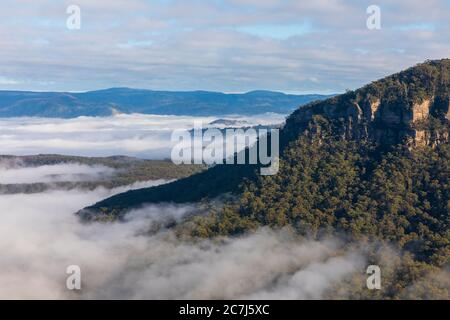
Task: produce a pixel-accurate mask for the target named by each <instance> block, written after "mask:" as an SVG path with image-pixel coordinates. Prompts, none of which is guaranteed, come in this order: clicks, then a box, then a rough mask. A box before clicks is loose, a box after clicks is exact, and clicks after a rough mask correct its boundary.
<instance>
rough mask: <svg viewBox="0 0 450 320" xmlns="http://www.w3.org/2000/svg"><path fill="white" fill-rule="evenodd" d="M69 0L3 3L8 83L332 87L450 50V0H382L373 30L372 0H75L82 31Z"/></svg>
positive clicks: (1, 54)
mask: <svg viewBox="0 0 450 320" xmlns="http://www.w3.org/2000/svg"><path fill="white" fill-rule="evenodd" d="M67 4H69V3H64V2H62V3H58V2H54V1H50V0H44V1H40V2H39V4H37V2H35V1H28V0H27V1H25V0H24V1H16V0H14V1H12V0H7V1H6V2H5V1H4V2H3V3H2V5H3V6H2V7H3V10H1V11H0V19H1V21H2V24H1V26H0V39H1V40H0V46H1V49H2V50H0V61H1V62H0V67H1V69H2V76H3V77H5V79H25V80H24V82H22V81H21V83H3V87H4V88H19V89H45V90H49V89H50V88H51V89H55V90H90V89H96V88H104V87H112V86H129V87H141V88H152V89H169V90H193V89H205V90H219V91H240V92H242V91H247V90H252V89H275V90H282V91H289V92H311V91H321V92H336V91H343V90H344V89H345V88H355V87H359V86H361V85H362V84H365V83H367V82H370V81H372V80H374V79H376V78H379V77H382V76H384V75H387V74H390V73H392V72H395V71H399V69H403V68H405V67H408V66H411V65H414V64H416V63H418V62H421V61H424V60H425V59H436V58H443V57H445V54H447V53H448V52H450V43H449V41H448V37H447V34H448V32H449V28H450V25H449V24H450V22H449V20H448V16H449V12H450V6H449V4H448V2H447V1H444V0H432V1H427V2H423V1H418V0H414V1H408V0H400V1H395V2H392V1H388V0H380V1H378V2H377V5H379V6H380V7H381V17H382V29H381V30H377V31H376V32H373V31H370V30H367V28H366V23H365V22H366V18H367V14H366V8H367V6H369V5H370V4H372V2H370V1H354V0H346V1H344V0H320V1H295V0H292V1H282V2H280V1H271V0H270V1H248V0H246V1H221V2H217V1H189V2H186V1H179V0H177V1H170V2H159V1H158V2H149V1H145V0H134V1H127V2H126V4H125V3H124V2H123V1H113V2H111V1H95V2H93V1H78V4H79V6H80V7H81V9H82V28H81V30H79V31H73V32H71V31H68V30H67V29H66V28H65V19H66V14H65V8H66V5H67ZM304 25H308V26H310V27H308V30H307V31H308V32H294V31H292V30H290V29H289V30H286V26H304ZM414 25H416V26H417V25H422V26H424V25H433V28H431V29H427V30H423V31H422V32H421V33H420V34H419V33H417V32H415V31H414V30H408V26H414ZM283 28H284V29H283ZM12 30H14V32H12ZM248 30H250V31H251V32H250V33H251V34H249V33H248ZM268 30H269V31H268ZM300 31H301V30H300ZM303 31H304V30H303ZM252 34H253V35H252ZM264 34H267V35H268V37H264ZM295 34H299V36H295ZM274 35H275V37H274ZM287 35H292V37H289V36H287ZM35 39H45V41H39V42H37V43H36V41H35ZM418 39H420V41H418ZM124 44H125V45H124ZM130 44H141V45H131V46H130ZM142 44H151V45H142ZM354 48H362V49H364V50H367V51H368V52H370V54H364V55H358V54H355V52H354V50H353V49H354ZM391 48H394V49H398V50H389V49H391ZM18 52H20V55H18V54H17V53H18ZM42 75H45V77H46V78H45V79H43V78H42ZM311 78H317V79H318V80H319V81H317V82H312V81H310V80H309V79H311ZM7 82H8V81H7Z"/></svg>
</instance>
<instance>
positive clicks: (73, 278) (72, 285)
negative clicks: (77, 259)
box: [66, 265, 81, 290]
mask: <svg viewBox="0 0 450 320" xmlns="http://www.w3.org/2000/svg"><path fill="white" fill-rule="evenodd" d="M66 273H67V274H69V276H68V277H67V279H66V288H67V289H68V290H81V268H80V266H78V265H70V266H68V267H67V269H66Z"/></svg>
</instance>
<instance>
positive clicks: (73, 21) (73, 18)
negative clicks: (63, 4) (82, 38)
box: [66, 4, 81, 30]
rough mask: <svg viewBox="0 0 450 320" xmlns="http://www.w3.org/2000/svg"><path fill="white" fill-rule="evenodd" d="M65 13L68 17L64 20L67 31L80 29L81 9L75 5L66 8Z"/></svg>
mask: <svg viewBox="0 0 450 320" xmlns="http://www.w3.org/2000/svg"><path fill="white" fill-rule="evenodd" d="M66 13H67V14H68V15H69V16H68V17H67V20H66V27H67V29H69V30H80V29H81V8H80V7H79V6H77V5H75V4H72V5H70V6H68V7H67V9H66Z"/></svg>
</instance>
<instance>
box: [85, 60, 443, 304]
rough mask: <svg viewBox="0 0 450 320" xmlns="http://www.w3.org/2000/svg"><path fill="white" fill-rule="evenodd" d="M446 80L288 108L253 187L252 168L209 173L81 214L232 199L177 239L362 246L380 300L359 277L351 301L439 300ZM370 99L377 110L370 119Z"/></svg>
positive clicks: (351, 286)
mask: <svg viewBox="0 0 450 320" xmlns="http://www.w3.org/2000/svg"><path fill="white" fill-rule="evenodd" d="M449 79H450V60H448V59H444V60H440V61H429V62H426V63H424V64H421V65H419V66H416V67H414V68H411V69H408V70H406V71H403V72H401V73H399V74H396V75H393V76H390V77H387V78H385V79H382V80H380V81H377V82H374V83H372V84H371V85H368V86H366V87H363V88H362V89H360V90H357V91H355V92H349V93H346V94H344V95H341V96H338V97H334V98H331V99H328V100H325V101H322V102H317V103H311V104H309V105H307V106H305V107H302V108H300V109H298V111H296V112H294V113H293V114H292V115H291V116H290V117H289V118H288V119H287V122H286V125H285V127H284V128H283V130H282V132H281V146H282V149H281V158H280V170H279V172H278V174H276V175H273V176H259V175H258V174H257V169H258V168H255V167H250V166H244V167H243V168H240V169H239V170H240V171H239V170H238V167H239V166H226V165H224V166H216V167H214V168H212V169H210V170H207V171H205V172H202V173H199V174H197V175H194V176H191V177H188V178H186V179H183V180H180V181H177V182H175V183H173V184H169V185H165V186H162V187H157V188H152V189H147V190H143V191H134V192H132V193H129V194H128V196H129V195H132V196H133V197H134V198H132V197H131V198H130V199H132V201H130V202H129V203H127V201H128V198H127V194H125V195H122V196H118V197H114V198H111V199H109V200H106V201H104V202H102V203H99V204H97V205H96V206H94V207H92V208H90V209H89V210H94V212H97V213H101V214H100V216H101V215H106V216H108V215H121V214H124V212H125V211H126V209H125V208H126V207H127V206H129V205H130V204H132V206H136V205H137V204H141V205H142V204H145V203H149V202H159V201H160V200H161V197H160V195H162V199H164V201H168V202H170V201H174V202H189V201H191V200H194V201H200V200H201V199H208V198H211V197H215V196H218V195H219V194H222V193H223V192H228V193H231V194H234V195H235V196H234V197H233V198H232V200H229V199H228V200H226V201H225V204H224V206H223V207H220V208H214V206H211V208H210V213H209V214H207V215H201V216H194V217H189V218H188V219H187V220H186V221H183V222H182V223H180V224H179V225H178V226H177V227H176V231H177V234H178V235H179V236H180V237H189V238H191V239H192V238H193V239H196V238H216V237H219V238H220V237H222V236H226V237H229V236H232V237H237V236H241V235H243V234H246V233H249V232H253V231H255V230H257V229H259V228H261V227H270V228H272V229H283V228H284V229H289V230H291V231H292V232H294V233H295V234H297V235H298V236H299V237H307V238H313V239H323V238H326V237H330V236H333V237H337V238H339V239H343V241H345V242H346V243H347V245H348V247H349V248H351V247H353V246H363V247H364V248H365V250H366V251H367V254H368V256H369V257H370V258H369V260H370V262H371V263H374V264H377V265H380V266H381V267H382V269H383V270H384V271H383V272H384V273H383V277H384V278H383V279H384V280H383V281H384V284H385V285H384V287H383V290H380V291H368V290H367V289H366V288H365V277H364V274H358V275H355V276H354V277H353V278H352V279H350V280H349V282H347V284H346V285H348V288H347V289H346V290H347V291H348V292H349V297H351V298H388V299H398V298H443V299H448V298H449V289H450V280H449V258H450V246H449V244H450V230H449V222H450V217H449V212H450V198H449V193H450V189H449V179H450V146H449V143H448V133H449V116H448V115H449V112H450V111H449V106H450V99H449V88H450V83H449ZM427 99H428V100H429V101H430V102H429V109H427V112H428V113H427V114H426V116H424V117H422V118H420V119H419V120H417V121H416V119H415V117H414V114H412V116H410V114H409V113H408V112H410V111H411V110H412V109H414V108H416V107H417V104H421V103H423V101H425V100H427ZM374 100H379V103H378V104H377V106H379V108H378V109H377V110H376V112H375V111H374V110H373V108H372V107H371V104H370V103H373V101H374ZM365 101H366V102H367V101H369V102H370V103H369V104H368V105H367V106H366V107H364V104H365V103H366V102H365ZM358 108H359V109H358ZM329 110H332V111H331V112H330V111H329ZM349 110H350V111H351V112H349ZM353 110H356V111H357V112H356V113H354V112H353ZM367 110H368V111H367ZM412 111H414V110H412ZM358 112H359V113H358ZM367 112H369V113H367ZM380 131H382V135H380V134H379V132H380ZM388 131H389V132H388ZM361 132H363V133H364V132H365V134H361ZM386 132H388V134H386V135H384V134H385V133H386ZM419 132H423V135H424V136H426V137H427V138H426V139H423V141H422V142H424V143H422V144H420V145H419V144H411V143H410V140H411V139H415V138H417V136H418V133H419ZM374 137H375V138H374ZM392 137H393V138H392ZM380 138H381V140H380ZM390 138H392V139H390ZM241 167H242V166H241ZM208 177H211V179H210V180H209V181H208V179H206V178H208ZM216 186H220V188H216ZM180 190H184V193H183V192H181V191H180ZM186 190H190V192H188V193H186V192H187V191H186ZM218 190H220V191H221V192H216V191H218ZM189 194H195V197H194V198H193V197H190V196H189ZM137 197H140V198H139V199H137ZM132 206H131V207H132ZM386 248H389V249H386ZM389 250H391V251H392V252H395V254H392V252H391V251H389ZM390 252H391V253H390ZM344 287H345V285H342V287H340V288H338V287H337V288H335V290H336V292H337V291H339V290H344Z"/></svg>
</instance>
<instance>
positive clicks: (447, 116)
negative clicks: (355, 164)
mask: <svg viewBox="0 0 450 320" xmlns="http://www.w3.org/2000/svg"><path fill="white" fill-rule="evenodd" d="M428 73H429V74H428ZM447 74H450V60H449V59H444V60H440V61H431V62H427V63H425V64H423V65H419V66H417V67H414V68H411V69H408V70H406V71H404V72H401V73H399V74H396V75H392V76H390V77H387V78H385V79H382V80H379V81H376V82H374V83H372V84H370V85H367V86H365V87H363V88H361V89H359V90H356V91H354V92H347V93H345V94H343V95H340V96H336V97H333V98H330V99H327V100H325V101H322V102H315V103H311V104H309V105H307V106H305V107H302V108H300V109H298V110H297V111H296V112H295V113H294V114H293V115H292V116H291V117H290V118H289V119H288V121H287V123H286V126H285V127H286V129H287V131H289V130H297V132H301V131H302V130H304V129H305V128H307V127H308V123H310V122H311V120H312V119H313V117H315V116H322V117H324V118H326V119H329V120H334V121H337V122H339V126H341V127H340V128H339V133H338V135H340V136H342V138H344V139H370V140H373V141H376V142H377V143H380V144H389V145H392V144H398V143H407V144H408V145H411V146H425V145H436V144H439V143H443V142H448V129H447V130H444V131H442V130H441V131H435V130H433V129H430V128H427V126H426V125H425V124H426V123H427V121H428V120H429V118H430V117H433V118H435V119H439V121H441V122H442V123H444V124H446V125H448V124H449V122H450V97H449V92H450V83H449V80H448V79H449V77H448V76H447ZM417 79H419V80H417ZM422 79H425V80H423V83H421V82H420V81H422ZM447 128H448V126H447Z"/></svg>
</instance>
